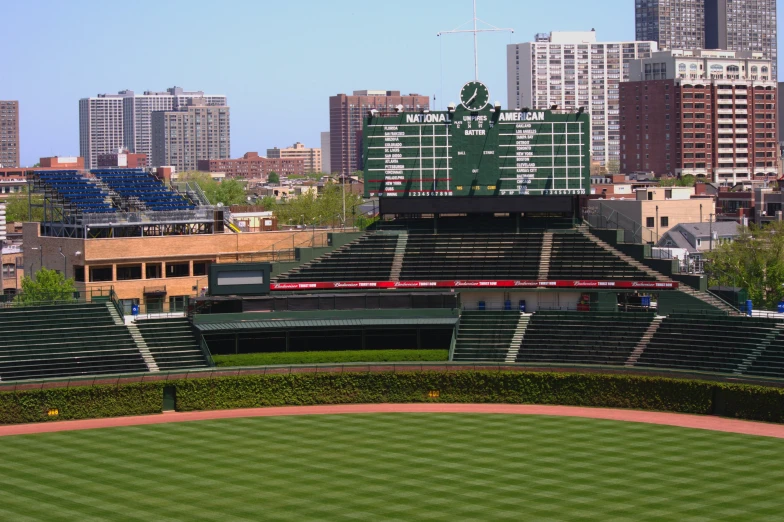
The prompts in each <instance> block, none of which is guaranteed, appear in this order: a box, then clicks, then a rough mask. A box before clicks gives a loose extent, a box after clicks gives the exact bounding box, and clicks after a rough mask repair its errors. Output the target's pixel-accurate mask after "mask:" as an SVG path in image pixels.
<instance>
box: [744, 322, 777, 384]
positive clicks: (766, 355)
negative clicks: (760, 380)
mask: <svg viewBox="0 0 784 522" xmlns="http://www.w3.org/2000/svg"><path fill="white" fill-rule="evenodd" d="M745 373H747V374H749V375H760V376H763V377H779V378H784V330H780V331H779V332H778V334H777V335H776V337H774V339H773V341H772V342H771V343H770V344H769V345H768V346H767V348H766V349H765V351H764V352H762V353H761V354H760V356H759V357H757V359H756V360H755V361H754V363H753V364H752V365H751V367H750V368H749V369H748V370H746V372H745Z"/></svg>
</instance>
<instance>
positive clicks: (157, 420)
mask: <svg viewBox="0 0 784 522" xmlns="http://www.w3.org/2000/svg"><path fill="white" fill-rule="evenodd" d="M352 413H488V414H491V413H503V414H512V415H554V416H562V417H585V418H589V419H606V420H617V421H626V422H644V423H648V424H663V425H667V426H679V427H683V428H696V429H703V430H714V431H724V432H729V433H741V434H744V435H759V436H763V437H776V438H784V425H781V424H767V423H763V422H751V421H744V420H738V419H727V418H723V417H712V416H707V415H686V414H681V413H662V412H653V411H638V410H621V409H604V408H581V407H576V406H547V405H528V404H440V403H439V404H434V403H428V404H339V405H332V406H281V407H271V408H248V409H236V410H214V411H194V412H172V413H163V414H158V415H142V416H136V417H112V418H108V419H88V420H70V421H53V422H41V423H35V424H14V425H9V426H0V436H7V435H29V434H35V433H52V432H58V431H70V430H89V429H96V428H115V427H120V426H144V425H147V424H162V423H165V422H189V421H200V420H214V419H235V418H242V417H274V416H281V415H335V414H352Z"/></svg>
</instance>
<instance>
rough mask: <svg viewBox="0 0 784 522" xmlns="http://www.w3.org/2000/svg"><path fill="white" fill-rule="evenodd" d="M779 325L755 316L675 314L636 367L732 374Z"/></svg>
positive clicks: (652, 340) (757, 349)
mask: <svg viewBox="0 0 784 522" xmlns="http://www.w3.org/2000/svg"><path fill="white" fill-rule="evenodd" d="M776 324H777V323H776V322H775V321H771V320H769V319H762V318H753V317H734V316H725V315H719V314H686V313H674V314H671V315H669V316H668V317H667V318H666V319H664V321H662V323H661V325H660V326H659V328H658V330H657V331H656V333H655V334H654V335H653V338H652V339H651V341H650V342H649V343H648V346H647V347H646V348H645V351H644V352H643V353H642V355H641V356H640V359H639V360H638V362H637V364H636V366H651V367H658V368H680V369H688V370H699V371H709V372H726V373H730V372H733V371H735V370H737V369H738V368H739V366H740V365H741V363H743V362H744V361H745V360H747V358H749V357H750V356H753V355H754V354H755V352H758V351H759V347H760V345H761V344H762V342H763V341H764V340H765V339H766V338H767V337H768V336H769V335H775V333H777V330H776V328H775V325H776ZM758 370H759V368H758Z"/></svg>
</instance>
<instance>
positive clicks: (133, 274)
mask: <svg viewBox="0 0 784 522" xmlns="http://www.w3.org/2000/svg"><path fill="white" fill-rule="evenodd" d="M141 278H142V265H122V266H120V265H118V266H117V280H118V281H128V280H131V279H141Z"/></svg>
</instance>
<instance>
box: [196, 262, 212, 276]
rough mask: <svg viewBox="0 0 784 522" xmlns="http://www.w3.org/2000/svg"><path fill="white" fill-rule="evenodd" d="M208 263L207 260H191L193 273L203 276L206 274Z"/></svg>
mask: <svg viewBox="0 0 784 522" xmlns="http://www.w3.org/2000/svg"><path fill="white" fill-rule="evenodd" d="M209 265H210V263H209V261H194V262H193V275H195V276H204V275H207V270H208V267H209Z"/></svg>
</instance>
